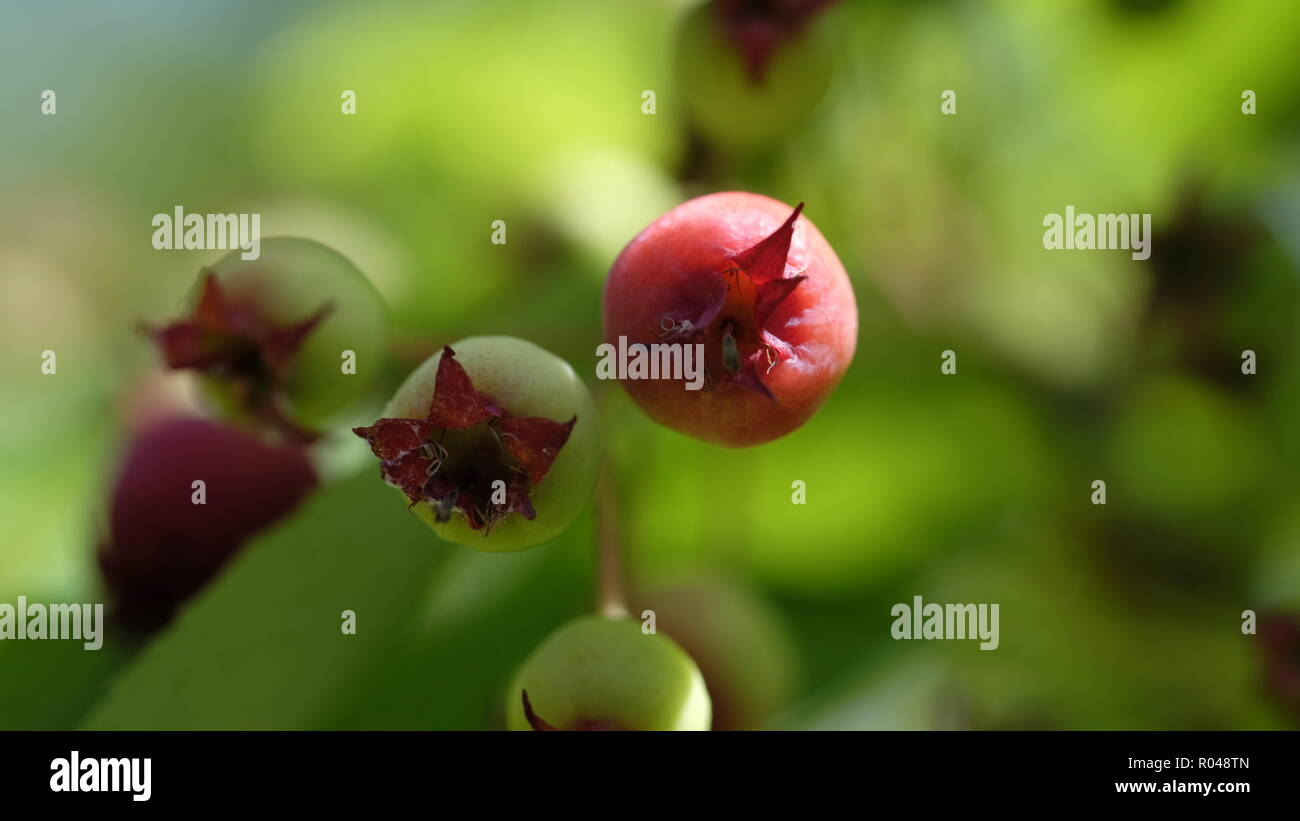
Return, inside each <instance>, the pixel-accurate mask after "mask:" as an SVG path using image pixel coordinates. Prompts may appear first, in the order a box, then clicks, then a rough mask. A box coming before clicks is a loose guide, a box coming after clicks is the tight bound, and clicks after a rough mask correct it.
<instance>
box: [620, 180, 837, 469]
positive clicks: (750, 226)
mask: <svg viewBox="0 0 1300 821" xmlns="http://www.w3.org/2000/svg"><path fill="white" fill-rule="evenodd" d="M793 210H794V207H793V206H790V205H786V204H785V203H782V202H778V201H777V200H774V199H771V198H770V197H764V196H762V195H759V194H750V193H746V192H740V191H728V192H723V193H717V194H709V195H706V196H703V197H697V198H696V199H693V200H689V201H687V202H684V203H682V204H681V205H679V206H677V207H676V208H674V209H673V210H671V211H669V212H668V213H667V214H664V215H663V216H662V217H660V218H659V219H657V220H656V221H655V222H654V223H652V224H651V225H650V226H649V227H648V228H646V229H645V230H644V231H642V232H641V233H640V234H639V235H638V236H637V237H636V238H635V239H634V240H632V242H630V243H629V244H628V246H627V247H626V248H624V249H623V252H622V253H621V254H619V257H618V259H617V260H615V261H614V265H613V267H612V268H611V269H610V272H609V278H608V279H607V280H606V282H605V297H604V318H605V341H606V342H609V343H611V344H614V345H617V344H618V338H619V337H620V336H626V337H627V341H628V344H629V345H631V344H633V343H637V342H639V343H642V344H646V345H649V344H652V343H655V342H663V341H664V339H663V338H662V331H661V326H660V318H661V317H663V316H664V315H665V314H668V313H670V312H672V311H673V310H674V309H677V308H679V307H680V305H681V303H682V301H683V300H684V299H688V297H687V295H688V294H690V293H692V292H693V291H692V289H691V288H690V284H691V283H692V282H695V281H696V280H698V279H699V278H701V277H711V276H717V275H719V274H720V273H721V272H725V271H727V270H728V269H729V268H731V267H732V263H731V262H730V261H729V260H728V254H734V253H739V252H741V251H745V250H747V249H749V248H750V247H752V246H754V245H755V244H756V243H758V242H759V241H760V240H762V239H764V238H766V237H767V236H768V235H770V234H771V233H772V232H773V231H775V230H776V229H777V228H779V227H780V226H781V224H782V223H783V222H785V220H786V219H787V218H788V217H789V216H790V214H791V212H792V211H793ZM799 274H802V275H804V276H806V277H808V279H807V280H805V281H804V282H802V283H800V285H799V286H798V287H797V288H795V289H794V291H793V293H791V294H790V295H789V296H788V297H786V299H785V301H783V302H782V303H781V304H780V305H779V306H778V307H777V309H776V311H775V312H774V313H773V315H772V317H771V319H770V321H769V322H768V324H767V330H769V331H772V332H774V333H775V334H776V335H777V336H779V337H781V338H782V339H784V340H785V341H786V342H787V343H789V344H790V345H791V346H793V348H794V351H795V356H794V358H792V359H789V360H786V361H784V362H780V363H778V364H777V365H776V366H775V367H773V368H772V369H771V370H770V371H768V372H767V373H765V374H764V375H763V376H762V379H763V383H764V384H765V385H766V386H767V388H768V390H769V391H771V393H772V397H771V398H769V397H767V396H764V395H763V394H762V393H760V392H758V391H755V390H750V389H747V388H743V387H740V386H738V385H729V386H727V387H726V388H725V389H723V390H714V391H711V390H699V391H688V390H686V389H685V388H684V386H683V383H682V381H680V380H678V381H673V380H631V379H626V380H622V383H623V387H624V388H625V389H626V390H627V392H628V394H629V395H631V396H632V398H633V399H634V400H636V402H637V404H639V405H640V406H641V408H642V409H643V410H645V412H646V413H647V414H648V415H649V416H650V418H651V419H654V420H655V421H656V422H659V423H660V424H663V425H666V426H667V427H670V428H673V429H675V430H678V431H681V432H682V433H686V434H689V435H690V436H694V437H696V438H698V439H702V440H704V441H706V442H712V443H714V444H718V445H725V446H728V447H747V446H749V445H756V444H759V443H762V442H767V441H770V440H772V439H776V438H779V437H781V436H784V435H785V434H787V433H789V432H790V431H792V430H794V429H796V428H798V427H799V426H800V425H802V424H803V423H804V422H806V421H807V420H808V419H809V417H811V416H812V415H813V413H815V412H816V411H817V408H818V407H820V406H821V404H822V402H823V401H825V400H826V397H827V396H828V395H829V394H830V392H831V391H832V390H833V389H834V388H835V385H836V384H838V383H839V381H840V378H841V377H842V376H843V375H844V371H845V370H846V369H847V368H848V366H849V362H850V361H852V359H853V351H854V348H855V347H856V345H857V336H858V310H857V303H856V302H855V300H854V298H853V288H852V286H851V284H850V282H849V277H848V274H847V273H845V271H844V266H843V265H842V264H841V263H840V260H839V258H838V257H837V256H836V255H835V252H834V251H833V250H832V249H831V247H830V244H829V243H827V242H826V239H825V238H824V237H823V236H822V235H821V232H820V231H818V230H817V227H816V226H815V225H813V224H812V222H811V221H809V220H808V219H807V217H805V216H802V215H801V216H800V217H799V219H798V220H797V221H796V222H795V226H794V235H793V237H792V240H791V243H790V253H789V255H788V257H787V259H786V270H785V275H786V276H787V277H790V276H796V275H799ZM733 276H734V275H733ZM742 276H743V275H742ZM696 284H697V285H698V283H696ZM738 294H739V295H740V296H737V297H734V298H730V301H729V303H728V305H727V307H726V308H724V309H723V312H722V314H720V315H719V317H718V319H717V320H716V321H715V322H714V323H713V324H712V325H711V331H712V333H709V334H706V336H705V338H704V339H703V340H700V341H703V342H704V343H705V346H706V347H705V352H706V359H707V360H708V361H709V362H710V372H711V373H712V372H714V371H715V370H716V367H717V364H718V363H720V361H721V359H720V356H721V355H720V346H721V341H720V339H721V337H720V334H721V332H720V330H719V327H720V326H721V324H722V322H723V320H724V319H725V318H727V317H732V318H734V319H735V320H736V321H737V323H738V324H740V325H741V326H742V333H745V334H747V335H752V333H753V331H752V329H753V318H752V314H751V310H752V296H749V297H746V296H745V295H748V294H752V289H747V288H744V287H742V288H740V289H739V291H738Z"/></svg>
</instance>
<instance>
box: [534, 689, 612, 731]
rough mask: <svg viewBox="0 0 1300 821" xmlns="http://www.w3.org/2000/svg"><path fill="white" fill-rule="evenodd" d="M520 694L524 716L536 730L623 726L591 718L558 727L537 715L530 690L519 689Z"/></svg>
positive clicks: (604, 728)
mask: <svg viewBox="0 0 1300 821" xmlns="http://www.w3.org/2000/svg"><path fill="white" fill-rule="evenodd" d="M519 694H520V696H521V697H522V698H523V703H524V717H525V718H527V719H528V726H530V727H532V728H533V729H534V730H546V731H551V730H564V729H572V730H577V731H601V730H618V729H621V728H619V727H615V726H614V725H612V724H610V723H609V722H605V721H590V720H584V721H579V722H577V723H576V724H575V725H574V726H573V727H571V728H565V727H556V726H554V725H552V724H551V723H550V722H548V721H546V720H545V719H543V718H542V717H541V716H539V715H537V713H536V712H534V710H533V705H532V703H531V702H529V700H528V691H527V690H520V691H519Z"/></svg>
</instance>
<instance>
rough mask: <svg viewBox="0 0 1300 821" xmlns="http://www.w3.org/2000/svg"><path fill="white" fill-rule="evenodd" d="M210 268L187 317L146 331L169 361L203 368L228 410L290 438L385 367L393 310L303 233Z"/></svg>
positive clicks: (347, 403)
mask: <svg viewBox="0 0 1300 821" xmlns="http://www.w3.org/2000/svg"><path fill="white" fill-rule="evenodd" d="M241 253H242V252H241V251H238V250H236V251H231V252H230V253H229V254H227V255H226V256H224V257H222V258H221V259H220V260H218V261H217V263H216V264H215V265H213V266H211V267H209V268H204V269H203V270H202V271H201V272H200V275H199V279H198V282H197V284H196V286H195V288H194V290H193V293H192V295H191V298H190V304H191V308H190V314H189V316H187V317H185V318H183V319H180V320H178V321H175V322H172V323H170V324H168V325H165V326H163V327H160V328H155V329H151V330H150V334H151V336H152V337H153V339H154V341H155V342H156V343H157V344H158V346H159V348H160V349H161V351H162V354H163V357H164V359H165V361H166V363H167V365H168V366H169V367H172V368H176V369H181V368H184V369H191V370H196V371H199V372H200V373H201V374H202V375H203V383H204V387H205V388H206V390H207V392H208V394H209V396H210V397H212V399H213V400H214V401H215V402H216V403H217V405H218V406H219V408H220V409H221V411H222V412H223V415H225V416H227V417H232V418H236V419H252V420H253V421H255V422H257V423H259V424H260V425H262V426H264V427H268V428H270V429H274V430H277V431H279V432H280V433H282V434H284V435H286V436H287V437H288V438H291V439H299V440H310V439H312V438H314V437H315V434H314V433H313V432H312V431H311V430H310V429H311V428H314V427H317V426H319V425H320V424H322V423H323V422H325V421H326V420H327V419H328V418H330V417H331V416H334V415H335V414H337V413H340V412H342V411H344V410H346V409H348V408H350V407H352V406H353V405H355V404H356V402H357V400H358V399H360V398H361V397H362V396H364V395H365V393H366V392H367V391H368V389H369V388H370V386H371V385H372V384H373V383H374V379H375V377H376V376H378V374H379V373H380V371H381V370H382V367H381V361H382V357H383V356H384V343H385V335H386V327H387V310H386V308H385V306H384V304H383V300H382V299H381V298H380V296H379V294H378V292H376V291H375V289H374V287H373V286H372V285H371V284H370V282H369V281H368V280H367V279H366V278H365V276H364V275H362V273H361V272H360V271H359V270H357V268H356V266H354V265H353V264H352V263H351V262H350V261H349V260H348V259H346V258H345V257H343V256H342V255H340V254H338V253H337V252H335V251H333V250H331V249H329V248H327V247H325V246H324V245H321V244H320V243H318V242H312V241H311V240H306V239H296V238H290V237H276V238H271V239H267V240H263V241H262V243H261V252H260V254H259V256H258V258H257V259H251V260H246V259H243V258H242V257H241Z"/></svg>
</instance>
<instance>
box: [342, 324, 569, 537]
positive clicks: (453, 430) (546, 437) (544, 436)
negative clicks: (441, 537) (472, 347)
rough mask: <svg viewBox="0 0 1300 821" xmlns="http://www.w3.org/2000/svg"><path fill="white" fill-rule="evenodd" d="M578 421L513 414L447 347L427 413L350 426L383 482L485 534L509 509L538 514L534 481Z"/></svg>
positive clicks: (440, 516)
mask: <svg viewBox="0 0 1300 821" xmlns="http://www.w3.org/2000/svg"><path fill="white" fill-rule="evenodd" d="M577 421H578V417H577V416H574V417H573V418H572V419H570V420H569V421H568V422H563V423H562V422H554V421H552V420H550V419H544V418H541V417H535V416H527V417H520V416H512V415H511V414H510V412H509V411H507V410H506V409H505V408H503V407H501V406H500V405H498V404H497V403H496V402H495V401H494V400H492V399H491V398H490V397H487V396H484V395H483V394H481V393H479V392H478V391H476V390H475V389H474V384H473V382H472V381H471V380H470V377H469V374H468V373H466V372H465V368H464V367H463V366H462V365H461V364H460V363H459V362H457V361H456V352H455V351H453V350H452V349H451V348H450V347H444V348H443V349H442V358H441V359H440V360H439V361H438V373H437V376H436V382H435V383H434V390H433V400H432V401H431V402H430V403H429V410H428V413H427V415H426V416H425V418H423V419H380V420H379V421H377V422H375V423H374V424H373V425H371V426H370V427H366V428H353V429H352V432H353V433H355V434H356V435H357V436H360V437H361V438H362V439H365V440H366V442H368V443H369V444H370V449H371V450H372V451H373V452H374V454H375V456H377V457H379V463H380V464H379V472H380V475H381V476H382V477H383V479H384V481H385V482H387V483H388V484H390V485H392V486H393V487H396V488H398V489H400V490H401V491H402V492H403V493H405V494H406V498H407V499H409V500H410V501H411V505H412V506H415V505H417V504H419V503H421V502H427V503H428V504H429V506H430V507H431V508H432V510H433V513H434V516H435V518H437V520H438V521H439V522H447V521H449V520H450V519H451V516H452V514H453V513H454V512H459V513H460V514H461V515H463V516H464V517H465V519H466V520H467V521H468V523H469V526H470V527H471V528H473V529H475V530H478V529H480V528H484V529H485V533H484V535H486V533H487V531H490V530H491V528H492V526H493V525H495V524H496V523H497V522H499V521H500V520H501V519H503V518H505V517H506V516H508V515H509V514H511V513H518V514H519V515H520V516H523V517H524V518H526V519H532V518H534V517H535V516H536V515H537V514H536V511H534V510H533V505H532V491H533V487H534V486H535V485H537V484H538V483H540V482H541V481H542V480H543V479H544V478H545V477H546V474H547V472H548V471H549V470H550V469H551V465H552V464H553V463H554V462H555V457H556V456H557V455H558V454H559V452H560V448H562V447H564V443H565V442H567V441H568V439H569V434H570V433H571V432H572V431H573V425H574V423H576V422H577ZM498 482H500V483H501V484H498Z"/></svg>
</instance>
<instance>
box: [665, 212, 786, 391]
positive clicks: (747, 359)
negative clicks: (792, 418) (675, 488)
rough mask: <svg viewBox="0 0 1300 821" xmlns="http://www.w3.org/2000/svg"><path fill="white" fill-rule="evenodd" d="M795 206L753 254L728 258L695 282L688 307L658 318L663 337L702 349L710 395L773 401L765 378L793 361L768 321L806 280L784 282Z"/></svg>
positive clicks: (743, 252) (745, 252) (688, 298)
mask: <svg viewBox="0 0 1300 821" xmlns="http://www.w3.org/2000/svg"><path fill="white" fill-rule="evenodd" d="M802 211H803V203H799V205H797V206H796V207H795V209H794V211H793V213H791V214H790V216H789V217H788V218H787V219H786V221H785V222H784V223H782V225H781V227H780V228H778V229H776V230H775V231H773V232H772V233H771V234H769V235H768V236H767V237H765V238H764V239H762V240H761V241H759V242H758V243H757V244H755V245H754V246H753V247H752V248H749V249H747V250H745V251H742V252H740V253H737V254H732V255H730V256H729V257H728V265H729V267H728V268H726V269H725V270H723V271H719V272H718V273H717V274H716V275H715V276H712V277H704V278H701V279H700V280H699V283H700V285H699V287H698V288H696V289H695V290H694V291H693V292H691V293H687V294H685V295H684V296H685V298H686V300H687V302H686V303H685V304H683V305H682V306H681V307H680V308H679V309H675V310H673V311H671V312H669V313H667V314H665V315H664V316H662V317H660V320H659V325H660V328H662V329H663V333H662V337H663V338H664V339H665V340H669V341H673V342H683V343H687V344H695V343H702V344H703V345H704V353H705V370H706V375H707V379H708V383H709V385H710V387H711V388H713V389H715V390H716V389H722V388H725V387H727V386H729V385H731V384H736V385H739V386H741V387H745V388H749V389H751V390H755V391H758V392H759V393H762V394H763V395H765V396H767V397H769V398H772V394H771V392H770V391H769V390H768V389H767V386H766V385H764V384H763V375H764V374H766V373H767V372H768V371H770V370H772V368H774V367H776V365H777V364H779V363H781V362H784V361H785V360H788V359H790V358H792V357H793V356H794V355H795V353H794V349H793V348H792V347H791V346H790V345H789V344H788V343H787V342H786V341H785V340H783V339H781V338H780V337H779V336H777V335H776V333H775V331H774V330H773V328H771V327H769V321H770V320H771V318H772V315H773V313H774V312H775V311H776V309H777V307H778V306H779V305H780V304H781V303H782V302H784V301H785V299H786V297H788V296H790V294H792V293H794V290H795V288H797V287H799V283H801V282H803V281H804V280H806V279H807V277H806V276H804V275H802V274H800V275H795V276H786V259H787V257H788V256H789V254H790V240H791V238H792V237H793V236H794V224H795V220H797V219H798V218H799V214H800V213H801V212H802Z"/></svg>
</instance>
